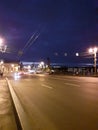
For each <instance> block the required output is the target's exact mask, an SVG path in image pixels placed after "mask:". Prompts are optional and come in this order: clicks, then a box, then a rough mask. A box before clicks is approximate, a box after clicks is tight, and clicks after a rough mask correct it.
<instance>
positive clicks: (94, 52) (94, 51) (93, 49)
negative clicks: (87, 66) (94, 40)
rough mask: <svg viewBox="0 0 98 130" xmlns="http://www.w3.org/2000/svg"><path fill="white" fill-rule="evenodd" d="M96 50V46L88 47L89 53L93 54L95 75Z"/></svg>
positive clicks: (97, 49)
mask: <svg viewBox="0 0 98 130" xmlns="http://www.w3.org/2000/svg"><path fill="white" fill-rule="evenodd" d="M97 51H98V48H97V47H94V48H90V49H89V53H91V54H93V55H94V73H95V75H96V62H97V58H96V53H97Z"/></svg>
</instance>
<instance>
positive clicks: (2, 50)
mask: <svg viewBox="0 0 98 130" xmlns="http://www.w3.org/2000/svg"><path fill="white" fill-rule="evenodd" d="M2 43H3V39H2V38H0V52H5V51H6V49H7V46H6V45H3V44H2Z"/></svg>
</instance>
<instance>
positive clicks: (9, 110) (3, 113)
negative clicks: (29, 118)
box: [0, 78, 17, 130]
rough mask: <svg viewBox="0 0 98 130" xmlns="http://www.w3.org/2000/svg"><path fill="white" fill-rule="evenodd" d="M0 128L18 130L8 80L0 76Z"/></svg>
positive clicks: (0, 129)
mask: <svg viewBox="0 0 98 130" xmlns="http://www.w3.org/2000/svg"><path fill="white" fill-rule="evenodd" d="M0 130H17V126H16V124H15V117H14V113H13V107H12V102H11V97H10V94H9V89H8V87H7V82H6V80H5V79H4V78H0Z"/></svg>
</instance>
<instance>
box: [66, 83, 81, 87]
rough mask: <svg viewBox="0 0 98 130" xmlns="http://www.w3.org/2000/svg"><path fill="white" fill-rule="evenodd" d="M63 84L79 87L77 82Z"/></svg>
mask: <svg viewBox="0 0 98 130" xmlns="http://www.w3.org/2000/svg"><path fill="white" fill-rule="evenodd" d="M64 84H65V85H69V86H74V87H80V85H77V84H71V83H64Z"/></svg>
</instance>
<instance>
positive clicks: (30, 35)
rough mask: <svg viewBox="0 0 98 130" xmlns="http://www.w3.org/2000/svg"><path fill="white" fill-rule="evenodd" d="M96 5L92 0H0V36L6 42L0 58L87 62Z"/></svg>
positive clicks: (96, 39) (97, 37)
mask: <svg viewBox="0 0 98 130" xmlns="http://www.w3.org/2000/svg"><path fill="white" fill-rule="evenodd" d="M97 6H98V4H97V2H96V1H95V0H0V37H2V38H3V39H4V43H3V44H6V45H7V46H8V48H7V50H6V53H5V54H1V58H5V59H6V58H8V59H14V60H21V61H38V62H39V61H41V60H43V61H45V60H46V59H47V58H48V57H49V58H50V60H51V62H63V63H67V62H68V63H73V62H76V63H79V62H81V63H83V62H88V63H89V62H90V61H91V60H92V58H90V57H89V56H88V52H87V51H88V48H89V47H94V46H95V45H98V31H97V21H96V18H97V17H98V16H97V14H96V8H97ZM76 52H78V53H79V54H80V56H79V57H76V56H75V53H76Z"/></svg>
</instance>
